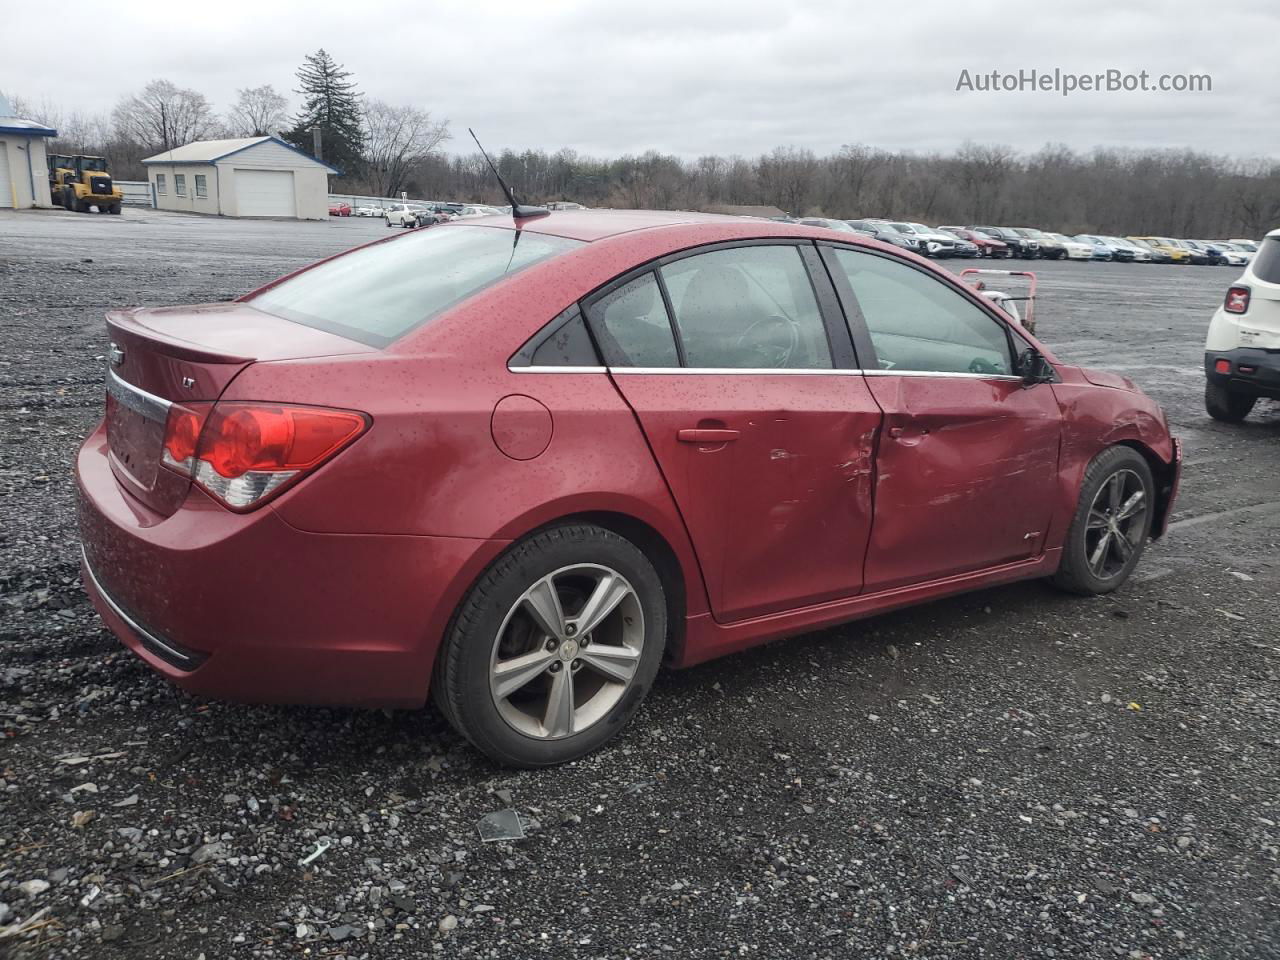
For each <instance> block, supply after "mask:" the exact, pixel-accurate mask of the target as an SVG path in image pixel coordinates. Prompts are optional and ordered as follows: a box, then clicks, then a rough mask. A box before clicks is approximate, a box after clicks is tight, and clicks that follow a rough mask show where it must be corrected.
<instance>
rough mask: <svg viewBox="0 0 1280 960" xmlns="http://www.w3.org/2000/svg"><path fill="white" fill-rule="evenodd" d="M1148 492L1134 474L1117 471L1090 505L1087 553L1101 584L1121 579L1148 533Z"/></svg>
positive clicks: (1085, 548)
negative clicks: (1114, 578) (1141, 539)
mask: <svg viewBox="0 0 1280 960" xmlns="http://www.w3.org/2000/svg"><path fill="white" fill-rule="evenodd" d="M1146 514H1147V491H1146V487H1145V486H1144V484H1143V482H1142V478H1141V477H1140V476H1138V474H1137V473H1135V472H1134V471H1132V470H1127V469H1126V470H1117V471H1116V472H1115V473H1113V474H1112V475H1111V476H1110V477H1108V478H1107V480H1106V482H1105V483H1103V484H1102V486H1101V487H1100V488H1099V489H1098V492H1097V493H1096V494H1095V495H1094V498H1093V503H1091V504H1090V505H1089V519H1088V522H1087V524H1086V526H1085V532H1084V553H1085V558H1086V560H1087V562H1088V564H1089V570H1090V572H1091V573H1092V574H1093V575H1094V576H1095V577H1097V578H1098V579H1099V580H1110V579H1111V578H1112V577H1115V576H1118V575H1119V574H1120V573H1121V572H1122V571H1123V570H1124V568H1125V567H1126V565H1127V564H1128V563H1129V558H1130V557H1132V556H1133V553H1134V551H1135V550H1136V549H1137V548H1138V547H1139V546H1140V545H1141V544H1140V542H1139V538H1140V537H1141V536H1142V535H1143V532H1144V531H1145V530H1146Z"/></svg>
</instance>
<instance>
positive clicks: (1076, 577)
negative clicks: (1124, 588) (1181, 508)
mask: <svg viewBox="0 0 1280 960" xmlns="http://www.w3.org/2000/svg"><path fill="white" fill-rule="evenodd" d="M1154 497H1155V481H1154V480H1153V479H1152V477H1151V467H1150V466H1148V465H1147V461H1146V460H1145V459H1144V458H1143V456H1142V454H1140V453H1138V451H1136V450H1134V449H1133V448H1132V447H1122V446H1118V447H1110V448H1108V449H1107V450H1104V451H1103V452H1102V453H1100V454H1098V456H1096V457H1094V459H1093V462H1092V463H1090V464H1089V466H1088V468H1087V469H1086V470H1085V473H1084V482H1083V483H1082V484H1081V485H1080V501H1079V503H1078V505H1077V506H1076V513H1075V517H1074V518H1073V519H1072V521H1071V528H1070V529H1069V530H1068V531H1067V540H1066V542H1065V543H1064V544H1063V545H1062V565H1061V566H1060V567H1059V568H1058V572H1057V573H1056V574H1055V575H1054V578H1053V582H1054V583H1055V584H1056V585H1057V586H1058V587H1060V588H1062V589H1063V590H1066V591H1069V592H1070V593H1080V594H1086V595H1092V594H1099V593H1110V592H1111V591H1112V590H1115V589H1116V588H1117V587H1119V586H1121V585H1122V584H1123V583H1124V582H1125V581H1126V580H1128V579H1129V575H1130V574H1131V573H1133V568H1134V567H1136V566H1137V565H1138V559H1139V558H1140V557H1141V556H1142V551H1143V549H1144V548H1145V547H1146V544H1147V538H1148V536H1150V534H1151V519H1152V511H1153V510H1154V507H1155V503H1154Z"/></svg>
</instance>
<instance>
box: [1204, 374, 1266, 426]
mask: <svg viewBox="0 0 1280 960" xmlns="http://www.w3.org/2000/svg"><path fill="white" fill-rule="evenodd" d="M1257 402H1258V398H1257V397H1255V396H1254V395H1253V394H1251V393H1233V392H1232V391H1231V390H1229V389H1227V387H1226V386H1225V385H1224V384H1220V383H1213V382H1212V381H1206V382H1205V385H1204V408H1205V410H1207V411H1208V412H1209V416H1211V417H1213V419H1215V420H1222V421H1223V422H1225V423H1239V422H1240V421H1241V420H1243V419H1244V418H1245V417H1247V416H1248V415H1249V412H1250V411H1251V410H1252V409H1253V405H1254V404H1255V403H1257Z"/></svg>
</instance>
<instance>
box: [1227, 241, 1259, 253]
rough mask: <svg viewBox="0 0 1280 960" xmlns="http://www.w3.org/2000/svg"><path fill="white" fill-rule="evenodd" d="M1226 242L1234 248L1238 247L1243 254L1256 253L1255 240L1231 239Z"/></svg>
mask: <svg viewBox="0 0 1280 960" xmlns="http://www.w3.org/2000/svg"><path fill="white" fill-rule="evenodd" d="M1227 242H1228V243H1234V244H1235V245H1236V246H1238V247H1239V248H1240V249H1241V250H1243V251H1244V252H1245V253H1257V252H1258V241H1257V240H1241V239H1239V238H1232V239H1231V240H1228V241H1227Z"/></svg>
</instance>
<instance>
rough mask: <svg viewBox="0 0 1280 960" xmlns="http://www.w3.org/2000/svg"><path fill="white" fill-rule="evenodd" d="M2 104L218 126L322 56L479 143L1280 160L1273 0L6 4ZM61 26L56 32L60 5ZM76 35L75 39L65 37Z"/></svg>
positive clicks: (1279, 27) (458, 139)
mask: <svg viewBox="0 0 1280 960" xmlns="http://www.w3.org/2000/svg"><path fill="white" fill-rule="evenodd" d="M2 6H3V8H4V9H3V11H2V12H0V90H3V91H5V92H7V93H10V94H17V95H18V96H21V97H24V98H26V99H28V100H33V101H39V100H40V99H41V98H43V97H46V96H47V97H48V98H50V99H51V100H52V101H54V102H59V103H62V104H64V105H68V106H70V105H78V106H80V107H82V108H85V109H89V110H104V111H105V110H108V109H110V107H111V106H112V105H113V104H114V103H115V102H116V100H117V99H119V97H121V96H122V95H125V94H127V93H130V92H132V91H134V90H136V89H138V88H140V87H141V86H142V85H143V84H145V83H146V82H147V81H148V80H151V79H153V78H156V77H163V78H166V79H169V80H172V81H173V82H174V83H176V84H178V85H179V86H183V87H191V88H194V89H196V90H199V91H200V92H202V93H204V94H205V95H206V96H207V97H208V98H209V99H210V100H211V101H212V102H213V104H214V106H215V107H216V108H217V109H219V110H224V109H225V108H226V107H227V106H228V105H229V104H230V102H231V101H232V100H233V99H234V97H235V91H236V89H237V88H238V87H249V86H258V85H260V84H264V83H270V84H273V85H275V87H276V88H277V89H278V90H280V91H281V92H283V93H286V94H287V95H288V96H289V97H290V99H291V101H292V103H293V104H294V105H296V102H297V97H296V95H295V94H294V93H293V90H294V87H295V85H296V84H295V78H294V72H295V70H296V69H297V67H298V64H299V63H300V61H301V60H302V56H303V54H305V53H308V52H311V51H314V50H315V49H316V48H318V47H324V48H325V49H327V50H328V51H329V52H330V53H332V54H333V55H334V56H335V57H336V58H337V59H338V61H339V62H341V63H343V64H345V65H346V67H347V68H348V69H349V70H351V71H352V72H353V73H354V75H355V79H356V80H357V81H358V82H359V84H360V87H361V89H362V90H363V91H364V92H365V93H366V95H368V96H370V97H377V98H381V99H384V100H387V101H390V102H393V103H413V104H416V105H418V106H421V107H423V108H426V109H429V110H431V111H432V112H433V113H434V114H435V115H436V116H438V117H447V118H449V120H450V121H451V122H452V131H453V134H454V139H453V141H452V143H451V145H450V148H451V149H454V150H465V149H466V148H467V147H469V146H470V141H469V139H467V136H466V127H467V126H473V127H475V128H476V131H477V132H478V133H479V134H480V136H481V139H482V140H484V141H485V145H486V146H487V147H493V148H496V149H500V148H502V147H505V146H511V147H525V146H529V147H542V148H545V149H548V150H554V149H558V148H560V147H564V146H567V147H572V148H574V149H576V150H578V151H580V152H582V153H586V154H594V155H611V154H619V153H624V152H642V151H645V150H649V149H656V150H660V151H664V152H672V153H677V154H681V155H684V156H697V155H699V154H705V153H719V154H732V153H742V154H754V153H759V152H762V151H766V150H768V149H771V148H772V147H774V146H779V145H787V146H801V147H810V148H813V149H814V150H817V151H819V152H826V151H831V150H834V149H836V148H838V147H839V146H840V145H841V144H845V143H867V144H872V145H875V146H879V147H885V148H895V149H901V148H906V149H912V150H917V151H922V152H923V151H930V150H944V151H946V150H951V149H953V148H954V147H956V146H957V145H958V144H959V143H961V142H962V141H964V140H965V139H972V140H975V141H979V142H987V143H1003V144H1008V145H1011V146H1014V147H1017V148H1019V149H1024V150H1025V149H1036V148H1038V147H1040V146H1041V145H1043V144H1044V143H1045V142H1047V141H1054V142H1064V143H1067V144H1069V145H1070V146H1072V147H1076V148H1080V149H1088V148H1090V147H1093V146H1096V145H1105V146H1116V147H1123V146H1128V147H1184V146H1189V147H1193V148H1196V149H1199V150H1205V151H1210V152H1214V153H1226V154H1233V155H1237V156H1270V157H1280V122H1277V118H1280V4H1278V3H1276V2H1274V0H1230V2H1220V3H1213V2H1208V3H1206V2H1203V0H1196V2H1177V3H1158V4H1157V3H1151V2H1145V3H1123V2H1115V0H1105V2H1097V3H1095V2H1092V0H1073V2H1070V3H1062V4H1054V5H1053V6H1052V7H1049V6H1047V5H1042V4H1012V3H1008V2H1001V3H987V2H985V0H949V2H933V0H910V2H905V0H893V2H888V3H879V2H875V3H871V2H854V0H732V2H719V0H716V2H711V0H706V2H703V0H630V2H605V0H597V2H586V0H520V2H509V0H465V2H455V0H425V2H424V0H364V2H361V3H352V2H350V0H342V2H337V0H306V2H302V0H266V2H264V0H213V2H210V3H204V4H195V3H176V2H173V0H165V2H150V0H115V2H109V3H106V4H105V5H104V4H103V3H102V2H94V3H84V2H81V0H70V2H59V3H57V4H55V5H54V6H53V7H48V6H46V5H41V4H38V3H6V4H3V5H2ZM55 8H56V10H57V11H58V15H57V16H53V15H52V14H51V13H50V11H51V10H52V9H55ZM60 23H61V24H64V25H65V24H67V23H74V24H77V26H76V27H74V28H72V29H71V31H70V32H69V33H68V32H67V29H66V27H65V26H58V24H60ZM1033 68H1034V69H1038V70H1041V71H1052V70H1053V69H1054V68H1059V69H1061V70H1063V71H1069V72H1075V73H1082V74H1083V73H1092V72H1095V71H1104V70H1107V69H1108V68H1114V69H1118V70H1121V71H1125V72H1133V73H1137V72H1138V71H1141V70H1147V71H1149V72H1150V73H1151V74H1152V79H1153V81H1154V79H1155V78H1156V77H1158V76H1159V75H1160V74H1164V73H1168V74H1190V73H1206V74H1209V75H1210V76H1211V77H1212V86H1213V89H1212V92H1207V93H1172V92H1171V93H1157V92H1145V93H1142V92H1134V93H1124V92H1117V93H1075V94H1074V95H1072V96H1070V97H1066V98H1064V97H1062V96H1061V95H1059V94H1056V93H1032V92H1026V93H978V92H957V91H956V84H957V81H958V79H959V77H960V75H961V70H964V69H967V70H969V71H970V72H971V74H974V75H976V74H978V73H984V72H990V71H991V70H1001V71H1007V72H1016V71H1018V70H1019V69H1027V70H1030V69H1033Z"/></svg>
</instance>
